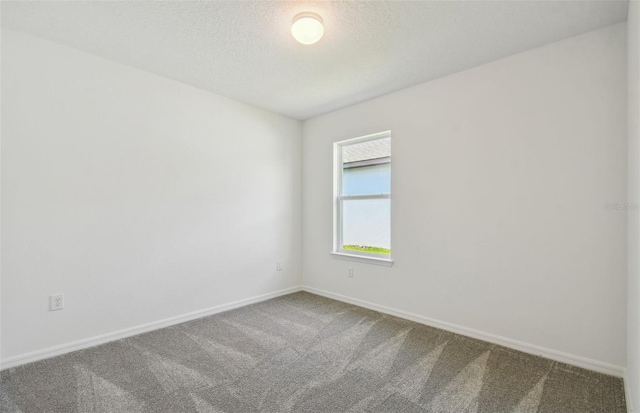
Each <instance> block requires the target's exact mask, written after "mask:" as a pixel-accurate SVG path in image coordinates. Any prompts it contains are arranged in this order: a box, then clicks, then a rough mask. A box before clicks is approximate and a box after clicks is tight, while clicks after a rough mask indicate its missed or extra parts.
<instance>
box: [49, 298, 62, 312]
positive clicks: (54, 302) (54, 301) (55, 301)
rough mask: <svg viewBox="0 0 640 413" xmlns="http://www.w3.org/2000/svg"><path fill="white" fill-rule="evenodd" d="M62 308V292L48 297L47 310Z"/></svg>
mask: <svg viewBox="0 0 640 413" xmlns="http://www.w3.org/2000/svg"><path fill="white" fill-rule="evenodd" d="M63 308H64V294H56V295H52V296H50V297H49V310H51V311H55V310H62V309H63Z"/></svg>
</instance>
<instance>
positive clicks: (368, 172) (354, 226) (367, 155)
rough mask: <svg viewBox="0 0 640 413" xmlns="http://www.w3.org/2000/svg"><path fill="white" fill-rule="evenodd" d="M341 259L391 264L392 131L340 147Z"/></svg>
mask: <svg viewBox="0 0 640 413" xmlns="http://www.w3.org/2000/svg"><path fill="white" fill-rule="evenodd" d="M334 165H335V170H334V201H335V204H334V248H333V254H334V255H335V256H336V257H337V258H346V259H356V260H358V261H366V262H374V263H377V264H384V265H391V262H392V261H391V133H390V132H382V133H376V134H374V135H368V136H363V137H361V138H355V139H349V140H346V141H342V142H337V143H335V144H334Z"/></svg>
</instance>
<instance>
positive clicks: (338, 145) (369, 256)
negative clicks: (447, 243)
mask: <svg viewBox="0 0 640 413" xmlns="http://www.w3.org/2000/svg"><path fill="white" fill-rule="evenodd" d="M384 138H391V131H384V132H379V133H374V134H371V135H366V136H360V137H358V138H353V139H347V140H343V141H339V142H335V143H334V144H333V251H332V252H331V255H333V257H334V258H339V259H346V260H352V261H360V262H366V263H371V264H378V265H386V266H391V265H393V260H392V259H391V256H390V255H385V254H376V253H372V252H364V251H352V250H345V249H343V248H342V245H343V242H342V209H343V207H342V203H343V201H345V200H362V199H389V200H390V199H391V193H383V194H366V195H342V172H343V169H342V168H343V165H342V148H343V147H345V146H348V145H353V144H358V143H362V142H367V141H373V140H377V139H384Z"/></svg>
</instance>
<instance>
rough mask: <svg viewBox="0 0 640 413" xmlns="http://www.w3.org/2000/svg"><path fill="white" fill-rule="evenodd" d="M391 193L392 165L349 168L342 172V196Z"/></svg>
mask: <svg viewBox="0 0 640 413" xmlns="http://www.w3.org/2000/svg"><path fill="white" fill-rule="evenodd" d="M390 192H391V164H390V163H385V164H380V165H371V166H361V167H358V168H348V169H344V170H343V172H342V195H366V194H388V193H390Z"/></svg>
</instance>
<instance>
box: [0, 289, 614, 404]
mask: <svg viewBox="0 0 640 413" xmlns="http://www.w3.org/2000/svg"><path fill="white" fill-rule="evenodd" d="M0 375H1V387H0V410H1V411H2V412H23V413H28V412H64V413H72V412H172V413H176V412H198V413H204V412H240V413H245V412H247V413H248V412H295V413H299V412H389V413H402V412H407V413H419V412H456V413H464V412H469V413H470V412H491V413H497V412H539V413H541V412H558V413H559V412H562V413H568V412H579V413H586V412H600V413H615V412H624V411H626V410H625V407H624V406H625V401H624V391H623V385H622V380H620V379H617V378H614V377H610V376H606V375H602V374H598V373H593V372H590V371H586V370H583V369H579V368H575V367H571V366H568V365H565V364H561V363H557V362H554V361H550V360H547V359H543V358H540V357H535V356H532V355H528V354H524V353H520V352H517V351H514V350H510V349H507V348H504V347H500V346H496V345H493V344H489V343H485V342H482V341H478V340H473V339H470V338H466V337H463V336H460V335H457V334H453V333H448V332H445V331H442V330H438V329H434V328H430V327H426V326H424V325H421V324H417V323H413V322H410V321H406V320H402V319H399V318H395V317H391V316H386V315H383V314H380V313H377V312H375V311H370V310H366V309H363V308H360V307H356V306H352V305H349V304H344V303H341V302H338V301H334V300H329V299H326V298H323V297H319V296H316V295H312V294H309V293H295V294H291V295H288V296H284V297H280V298H276V299H273V300H269V301H266V302H262V303H259V304H254V305H251V306H248V307H244V308H241V309H237V310H233V311H229V312H226V313H222V314H217V315H213V316H210V317H206V318H202V319H199V320H195V321H192V322H188V323H185V324H180V325H177V326H174V327H169V328H165V329H162V330H158V331H154V332H151V333H147V334H143V335H139V336H135V337H131V338H128V339H124V340H120V341H117V342H112V343H109V344H105V345H102V346H98V347H94V348H90V349H87V350H82V351H78V352H75V353H71V354H67V355H64V356H60V357H56V358H53V359H49V360H44V361H40V362H37V363H33V364H29V365H26V366H21V367H17V368H14V369H10V370H5V371H3V372H2V373H0Z"/></svg>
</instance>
